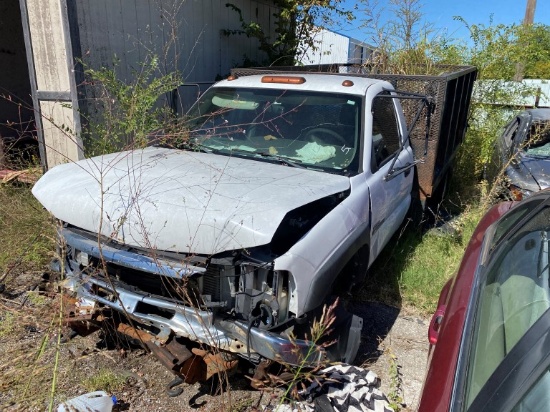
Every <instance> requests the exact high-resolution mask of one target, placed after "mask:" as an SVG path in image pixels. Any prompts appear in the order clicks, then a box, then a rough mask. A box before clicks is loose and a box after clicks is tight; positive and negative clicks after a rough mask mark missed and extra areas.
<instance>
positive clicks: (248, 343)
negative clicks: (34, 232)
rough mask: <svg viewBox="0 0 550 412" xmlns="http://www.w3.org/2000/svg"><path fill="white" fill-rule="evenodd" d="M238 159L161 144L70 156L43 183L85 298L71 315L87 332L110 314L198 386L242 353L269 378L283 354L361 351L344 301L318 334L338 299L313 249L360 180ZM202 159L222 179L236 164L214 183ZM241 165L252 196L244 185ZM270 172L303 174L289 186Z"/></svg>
mask: <svg viewBox="0 0 550 412" xmlns="http://www.w3.org/2000/svg"><path fill="white" fill-rule="evenodd" d="M117 156H118V157H117ZM218 157H219V156H218ZM230 161H231V162H232V163H234V164H233V165H232V167H233V168H234V169H231V167H229V166H228V164H226V163H223V162H227V160H222V164H217V163H216V162H219V160H218V159H217V158H215V157H213V156H212V155H209V154H203V153H191V154H190V153H187V152H184V151H175V150H168V149H160V148H149V149H145V150H143V151H139V153H138V152H137V151H136V152H134V153H131V152H127V153H126V154H125V155H122V156H121V155H120V154H114V155H108V156H104V157H102V158H96V159H88V160H85V161H82V162H79V163H77V164H67V165H62V166H59V167H56V168H54V169H52V171H50V172H48V173H47V174H46V175H45V176H44V177H43V178H42V179H41V181H39V182H38V184H37V185H36V186H35V188H34V189H33V192H34V194H35V196H36V197H37V198H38V199H39V200H40V201H41V202H42V203H43V204H44V206H45V207H46V208H47V209H48V210H50V211H51V213H52V214H53V215H54V216H55V217H56V218H57V219H59V221H60V226H59V230H58V233H59V241H60V246H61V247H60V250H61V253H60V256H61V258H60V259H59V260H58V261H57V263H56V265H57V269H58V270H59V271H60V272H62V274H63V278H64V280H63V286H64V288H65V290H66V291H67V292H68V294H69V295H70V296H71V305H70V306H69V309H68V312H69V314H68V315H69V316H68V318H67V322H68V324H69V325H71V326H72V327H73V328H74V329H76V330H79V331H81V332H83V331H84V330H85V329H86V328H89V327H91V326H95V325H100V324H104V325H105V324H108V326H109V327H110V329H111V330H112V329H115V330H116V331H117V332H119V333H121V334H123V335H126V336H128V337H130V338H131V339H132V341H133V342H136V343H139V344H141V345H142V346H145V347H147V348H148V349H149V350H150V351H152V352H153V353H154V354H155V355H156V356H157V357H158V359H159V360H160V361H161V362H162V363H163V364H164V365H166V366H167V367H168V368H169V369H171V370H172V371H173V372H174V373H175V374H176V375H178V376H181V377H182V378H183V379H184V380H185V381H186V382H189V383H192V382H196V381H203V380H206V379H208V378H209V377H211V376H212V375H214V374H216V373H219V372H222V371H226V370H231V369H234V368H235V367H236V366H237V363H238V362H237V361H238V360H239V359H246V360H248V361H250V362H252V363H253V364H254V365H256V372H255V379H254V380H253V382H256V383H257V382H263V381H266V380H268V374H267V373H266V367H267V366H268V365H270V364H272V363H274V362H275V363H280V364H284V365H305V366H316V365H318V364H320V363H323V362H326V361H329V360H333V361H351V360H352V359H353V357H355V354H356V352H357V349H358V344H359V337H360V332H361V326H362V325H361V319H360V318H358V317H356V316H352V315H350V314H349V313H347V312H346V311H345V310H344V309H343V308H342V307H341V305H333V306H332V308H331V314H330V316H331V318H332V320H331V322H333V323H332V324H331V325H330V328H327V330H326V334H325V336H323V337H322V338H320V339H312V332H311V328H312V327H313V324H314V322H315V321H316V320H317V321H318V320H319V319H321V316H322V315H323V308H324V307H326V306H327V305H330V304H331V303H334V299H333V298H332V297H331V292H330V290H331V287H332V284H326V285H324V288H323V289H324V290H323V291H322V294H323V296H320V294H321V292H320V290H321V289H320V285H321V286H322V282H321V283H320V281H319V279H316V277H317V275H318V273H317V272H318V269H319V268H318V267H316V266H315V265H312V264H311V262H308V255H307V253H305V252H304V250H310V249H311V248H312V247H313V246H312V245H314V244H313V243H312V244H308V242H311V239H308V234H309V233H310V232H311V231H312V229H314V228H316V227H318V226H319V225H323V224H329V225H330V223H323V222H324V221H325V220H327V217H328V216H329V215H331V214H333V213H334V211H335V210H338V209H339V208H341V207H342V205H343V203H345V201H346V199H347V198H348V195H349V183H348V182H347V181H346V178H344V177H342V176H338V177H334V178H332V179H329V181H328V182H327V181H325V182H322V183H320V182H315V179H316V176H313V175H311V173H312V172H308V171H298V172H297V171H296V170H295V169H289V168H282V170H283V172H280V171H279V170H280V169H281V168H280V167H279V166H276V165H267V167H268V169H269V170H268V171H267V172H265V178H263V177H262V176H259V175H263V174H264V173H263V172H259V171H258V170H253V171H251V170H250V165H249V164H246V165H244V166H246V167H243V165H241V164H238V163H239V162H244V160H239V159H230ZM171 162H172V163H173V165H180V166H178V168H179V171H178V173H176V174H175V173H174V172H173V170H174V169H173V168H172V167H171V166H170V164H171ZM209 162H210V163H209ZM199 163H200V164H201V165H202V167H203V169H204V168H205V164H209V166H208V167H207V169H208V170H209V172H208V173H207V175H208V178H209V179H212V173H214V172H215V171H219V170H220V167H222V165H225V170H224V173H222V174H220V175H219V176H218V177H216V178H214V179H217V180H216V183H215V184H212V183H208V184H206V183H204V184H203V183H201V179H203V177H201V176H199V175H198V174H200V173H202V172H199V170H200V169H199V168H198V167H197V165H198V164H199ZM122 164H123V165H124V166H123V167H121V169H120V174H119V173H117V167H118V166H121V165H122ZM97 165H102V166H101V167H99V169H101V173H98V174H96V172H95V170H97V168H96V166H97ZM182 165H184V166H182ZM276 168H278V169H276ZM69 169H70V170H69ZM123 169H125V170H124V172H123V171H122V170H123ZM128 169H130V172H129V171H128ZM170 170H171V171H170ZM237 170H239V171H240V172H241V173H239V174H238V180H239V185H240V187H243V186H244V187H246V190H244V191H243V193H242V194H240V195H239V194H237V193H234V192H235V189H234V188H231V186H232V184H233V183H234V182H233V179H234V178H235V176H236V174H234V172H236V171H237ZM244 170H248V171H249V172H244ZM276 170H277V172H276ZM168 171H170V172H168ZM290 171H292V172H290ZM134 172H136V173H134ZM137 172H139V173H137ZM281 173H282V174H281ZM137 174H139V176H140V177H139V179H136V178H135V176H136V175H137ZM68 176H70V178H69V177H68ZM98 176H100V178H99V177H98ZM128 176H134V177H133V178H132V180H128ZM267 176H269V178H268V177H267ZM204 179H206V177H204ZM269 179H271V181H273V182H278V183H279V184H280V182H282V181H285V180H288V181H289V182H290V181H293V183H292V184H290V183H289V185H286V186H284V192H285V193H287V194H286V195H284V194H279V195H277V194H273V193H272V192H273V190H275V189H273V187H271V188H270V182H269V181H267V180H269ZM69 181H70V182H75V183H74V184H73V185H72V186H71V184H68V182H69ZM247 181H248V183H247ZM183 182H186V183H183ZM204 182H206V180H204ZM247 185H248V187H247ZM308 188H309V189H308ZM293 191H294V192H293ZM304 191H305V193H307V196H306V195H299V193H303V192H304ZM254 192H257V193H256V195H257V196H253V197H252V196H251V193H254ZM289 192H290V193H289ZM230 193H231V194H230ZM245 193H246V194H245ZM269 193H271V194H269ZM201 196H202V197H203V198H201ZM246 196H248V197H249V198H248V199H244V197H246ZM269 196H274V197H273V198H272V199H270V198H269ZM285 196H286V197H285ZM300 196H302V197H303V198H300ZM176 203H178V205H179V206H175V204H176ZM206 205H207V206H206ZM329 220H330V219H329ZM324 230H328V229H324ZM304 241H305V242H306V243H305V244H304V243H303V242H304ZM317 241H319V239H317ZM308 253H312V254H314V253H315V250H311V251H310V252H308ZM344 259H345V256H344V255H342V256H340V257H339V262H343V261H344ZM338 264H340V263H338ZM328 271H330V268H325V272H328ZM325 276H326V274H325ZM311 285H316V286H315V287H313V286H311ZM325 319H327V318H326V310H325ZM329 329H330V330H329ZM333 342H336V343H333ZM329 343H332V344H331V345H329Z"/></svg>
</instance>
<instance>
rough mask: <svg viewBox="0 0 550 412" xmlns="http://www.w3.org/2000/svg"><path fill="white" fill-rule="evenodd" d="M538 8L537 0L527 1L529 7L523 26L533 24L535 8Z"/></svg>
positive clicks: (526, 9)
mask: <svg viewBox="0 0 550 412" xmlns="http://www.w3.org/2000/svg"><path fill="white" fill-rule="evenodd" d="M536 7H537V0H527V7H526V8H525V17H524V18H523V25H524V26H527V25H528V24H533V21H534V20H535V8H536Z"/></svg>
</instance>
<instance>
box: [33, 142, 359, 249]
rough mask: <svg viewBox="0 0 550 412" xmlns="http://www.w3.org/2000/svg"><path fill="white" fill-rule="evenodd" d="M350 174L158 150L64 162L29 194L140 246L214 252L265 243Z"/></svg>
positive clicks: (61, 215)
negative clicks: (287, 220)
mask: <svg viewBox="0 0 550 412" xmlns="http://www.w3.org/2000/svg"><path fill="white" fill-rule="evenodd" d="M349 187H350V182H349V178H347V177H345V176H339V175H332V174H328V173H322V172H317V171H313V170H307V169H300V168H292V167H288V166H282V165H278V164H272V163H266V162H261V161H255V160H249V159H242V158H237V157H229V156H222V155H216V154H211V153H199V152H189V151H181V150H173V149H163V148H146V149H143V150H135V151H128V152H119V153H114V154H110V155H105V156H100V157H95V158H92V159H86V160H82V161H79V162H76V163H67V164H63V165H60V166H57V167H54V168H53V169H51V170H50V171H48V172H47V173H46V174H45V175H44V176H43V177H42V178H41V179H40V180H39V181H38V182H37V183H36V185H35V186H34V188H33V190H32V192H33V194H34V196H35V197H36V198H37V199H38V200H39V201H40V202H41V203H42V204H43V205H44V207H45V208H46V209H47V210H48V211H49V212H50V213H52V214H53V216H55V217H56V218H58V219H60V220H62V221H64V222H67V223H69V224H71V225H74V226H77V227H80V228H82V229H85V230H88V231H91V232H94V233H97V232H100V233H101V234H102V235H104V236H107V237H111V238H113V239H116V240H117V241H119V242H121V243H124V244H127V245H130V246H137V247H144V248H149V249H158V250H165V251H174V252H183V253H197V254H206V255H211V254H215V253H218V252H222V251H225V250H235V249H242V248H249V247H253V246H259V245H265V244H268V243H269V242H270V241H271V239H272V237H273V235H274V233H275V231H276V230H277V227H278V226H279V224H280V223H281V221H282V220H283V218H284V216H285V215H286V213H287V212H289V211H291V210H293V209H295V208H297V207H299V206H302V205H305V204H307V203H310V202H313V201H315V200H318V199H321V198H323V197H325V196H329V195H332V194H334V193H338V192H342V191H345V190H347V189H349Z"/></svg>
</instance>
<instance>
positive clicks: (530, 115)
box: [494, 108, 550, 200]
mask: <svg viewBox="0 0 550 412" xmlns="http://www.w3.org/2000/svg"><path fill="white" fill-rule="evenodd" d="M494 164H495V165H496V166H498V169H499V170H502V169H504V174H505V177H506V178H505V185H504V186H505V187H504V189H505V190H503V191H502V194H503V197H505V198H509V199H512V200H521V199H523V198H524V197H528V196H530V195H531V194H532V193H534V192H538V191H539V190H542V189H546V188H548V187H550V108H545V109H530V110H525V111H523V112H521V113H519V114H518V115H516V116H515V117H514V118H513V119H512V120H511V121H510V122H509V123H508V124H507V125H506V127H505V128H504V133H503V134H502V135H501V136H500V138H499V139H498V141H497V144H496V148H495V156H494Z"/></svg>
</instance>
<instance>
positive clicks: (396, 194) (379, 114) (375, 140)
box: [365, 91, 414, 262]
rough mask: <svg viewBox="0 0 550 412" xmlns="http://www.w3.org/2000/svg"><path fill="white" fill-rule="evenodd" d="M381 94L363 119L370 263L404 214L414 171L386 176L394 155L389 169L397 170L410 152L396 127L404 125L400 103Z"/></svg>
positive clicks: (408, 200)
mask: <svg viewBox="0 0 550 412" xmlns="http://www.w3.org/2000/svg"><path fill="white" fill-rule="evenodd" d="M384 96H389V93H388V92H386V91H384V92H382V93H380V94H378V95H377V96H376V97H375V98H374V99H373V101H372V107H371V111H370V113H366V122H365V127H366V128H367V130H366V133H365V136H367V137H368V139H370V142H366V143H367V144H366V151H365V155H366V156H367V157H368V160H367V161H366V162H365V164H367V163H368V164H369V165H368V166H367V168H368V170H365V173H366V176H367V184H368V186H369V189H370V196H371V198H370V202H371V208H370V211H371V218H370V219H371V252H372V253H371V257H370V260H371V262H372V260H374V258H375V257H376V256H378V254H379V253H380V251H381V250H382V248H383V247H384V245H385V244H386V243H387V242H388V240H389V239H390V238H391V236H392V235H393V234H394V233H395V232H396V230H397V229H398V228H399V225H400V224H401V222H403V219H404V218H405V216H406V214H407V211H408V209H409V205H410V202H411V190H412V185H413V174H414V169H412V168H411V169H409V170H408V171H406V172H402V173H398V174H395V175H394V176H392V177H391V178H389V179H388V178H387V176H388V172H389V171H390V168H391V167H392V163H393V159H394V158H395V156H397V161H396V162H395V164H393V168H394V169H397V168H399V167H403V166H405V165H408V164H412V163H413V154H412V149H411V147H410V145H409V143H408V141H404V140H403V139H404V138H405V137H404V136H403V133H402V130H405V128H404V127H403V128H402V127H400V124H404V118H403V116H402V114H401V113H402V112H401V109H400V106H399V105H398V104H396V99H394V98H389V97H384ZM369 127H370V130H371V131H372V133H370V134H369ZM401 142H402V144H400V143H401ZM369 148H370V153H369Z"/></svg>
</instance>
